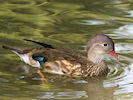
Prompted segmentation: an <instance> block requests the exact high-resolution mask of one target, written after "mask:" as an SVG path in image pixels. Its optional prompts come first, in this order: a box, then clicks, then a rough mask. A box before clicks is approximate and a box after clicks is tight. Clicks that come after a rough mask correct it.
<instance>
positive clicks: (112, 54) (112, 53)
mask: <svg viewBox="0 0 133 100" xmlns="http://www.w3.org/2000/svg"><path fill="white" fill-rule="evenodd" d="M109 54H110V55H111V56H112V57H114V58H115V59H116V60H118V61H119V60H120V58H119V56H118V55H117V54H116V52H115V51H114V50H113V51H111V52H110V53H109Z"/></svg>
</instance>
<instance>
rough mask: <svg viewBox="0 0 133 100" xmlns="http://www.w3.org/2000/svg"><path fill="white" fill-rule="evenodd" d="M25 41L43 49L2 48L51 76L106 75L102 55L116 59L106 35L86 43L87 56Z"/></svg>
mask: <svg viewBox="0 0 133 100" xmlns="http://www.w3.org/2000/svg"><path fill="white" fill-rule="evenodd" d="M26 41H31V42H34V43H37V44H39V45H42V46H43V48H40V49H29V50H20V51H19V50H18V49H15V48H12V47H8V46H4V48H7V49H11V50H13V51H14V52H15V53H17V54H18V55H19V56H20V57H21V59H22V60H23V61H24V62H25V63H27V64H29V65H31V66H33V67H38V68H41V69H42V70H43V72H47V73H52V74H62V75H68V76H74V77H75V76H83V77H87V76H90V77H92V76H100V75H106V74H107V72H108V67H107V66H106V64H105V63H104V61H103V57H104V55H105V54H110V55H112V56H113V57H115V58H116V59H118V56H117V55H116V53H115V51H114V50H115V49H114V42H113V41H112V39H111V38H109V37H108V36H107V35H103V34H98V35H95V36H94V37H92V38H91V39H90V40H89V41H88V42H87V45H86V53H87V56H82V55H80V54H75V53H72V52H70V51H66V50H61V49H58V48H54V47H53V46H51V45H46V44H44V43H40V42H36V41H33V40H26ZM18 51H19V52H18ZM39 57H40V58H39ZM25 59H26V60H25ZM41 59H43V62H41ZM44 60H45V61H44Z"/></svg>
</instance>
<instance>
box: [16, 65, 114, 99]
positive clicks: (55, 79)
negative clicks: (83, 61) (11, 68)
mask: <svg viewBox="0 0 133 100" xmlns="http://www.w3.org/2000/svg"><path fill="white" fill-rule="evenodd" d="M22 65H23V64H22ZM22 65H21V66H19V68H18V69H19V71H23V72H24V71H25V73H27V74H31V69H30V68H29V66H23V67H22ZM20 69H21V70H20ZM22 69H23V70H22ZM34 77H36V76H34ZM46 77H47V80H48V82H49V83H47V84H52V86H54V87H52V88H50V89H49V90H48V91H47V92H46V90H44V91H45V92H44V93H43V94H41V95H40V96H39V98H41V99H48V98H51V97H52V98H55V99H59V98H62V99H65V98H69V99H79V100H81V99H82V100H113V99H114V95H113V91H114V88H105V87H104V86H103V78H88V79H81V78H70V77H69V78H68V77H66V76H60V75H51V74H46ZM30 78H31V77H30ZM30 78H29V77H28V78H27V77H26V78H23V79H24V80H25V81H28V82H29V83H30V84H38V85H39V84H42V82H40V81H38V80H37V77H36V78H31V79H30ZM34 79H36V80H34ZM53 88H54V89H53ZM56 89H57V90H60V91H55V90H56ZM48 94H50V95H49V96H48Z"/></svg>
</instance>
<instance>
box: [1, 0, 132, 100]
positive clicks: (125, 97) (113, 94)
mask: <svg viewBox="0 0 133 100" xmlns="http://www.w3.org/2000/svg"><path fill="white" fill-rule="evenodd" d="M132 9H133V1H132V0H76V1H73V0H56V1H55V0H1V1H0V45H3V44H5V45H12V46H16V47H38V45H34V44H33V43H28V42H25V41H24V40H23V39H25V38H26V39H32V40H37V41H41V42H45V43H50V44H53V45H54V46H56V47H64V48H71V49H72V50H74V51H76V52H83V51H84V47H85V43H86V41H87V39H88V38H89V37H90V36H93V35H94V34H97V33H103V34H108V35H109V36H110V37H112V38H113V40H114V41H115V43H116V45H115V46H116V51H117V53H118V54H119V56H120V58H121V59H120V62H117V61H114V60H109V61H108V64H109V67H110V68H111V71H110V73H109V74H108V76H107V77H106V78H102V79H101V78H100V79H82V78H79V79H68V78H66V77H62V76H58V75H57V76H55V75H46V77H47V78H48V80H49V83H41V82H40V81H38V80H37V78H35V77H31V76H30V73H29V72H28V71H27V70H26V71H25V70H24V69H25V68H26V69H27V68H29V66H27V65H25V64H24V63H22V62H21V61H20V60H19V58H18V57H17V56H16V55H15V54H13V53H11V52H9V51H5V50H4V49H2V48H0V56H1V57H0V99H1V100H11V99H13V100H18V99H19V100H29V99H30V100H43V99H45V100H46V99H49V100H51V99H52V100H53V99H54V100H69V99H70V100H133V78H132V77H133V62H132V61H133V56H132V54H133V40H132V39H133V10H132ZM29 70H30V69H29Z"/></svg>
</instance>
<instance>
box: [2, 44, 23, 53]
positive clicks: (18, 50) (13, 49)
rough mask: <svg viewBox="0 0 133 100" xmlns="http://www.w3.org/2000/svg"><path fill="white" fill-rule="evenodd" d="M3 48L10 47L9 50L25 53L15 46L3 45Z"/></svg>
mask: <svg viewBox="0 0 133 100" xmlns="http://www.w3.org/2000/svg"><path fill="white" fill-rule="evenodd" d="M2 48H4V49H9V50H11V51H13V52H15V53H17V54H24V52H23V50H21V49H18V48H15V47H11V46H5V45H3V46H2Z"/></svg>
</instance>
